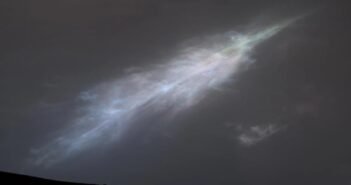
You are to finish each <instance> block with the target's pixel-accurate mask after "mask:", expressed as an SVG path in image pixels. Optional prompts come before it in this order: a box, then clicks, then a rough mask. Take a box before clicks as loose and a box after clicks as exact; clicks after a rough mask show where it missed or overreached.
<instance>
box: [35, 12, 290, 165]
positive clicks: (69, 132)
mask: <svg viewBox="0 0 351 185" xmlns="http://www.w3.org/2000/svg"><path fill="white" fill-rule="evenodd" d="M294 20H295V19H291V20H288V21H285V22H282V23H280V24H276V25H273V26H270V27H267V28H265V29H261V30H259V31H257V30H256V31H252V32H249V33H246V34H238V33H235V34H233V33H226V34H223V35H218V36H216V37H213V38H212V39H209V41H208V42H207V43H206V42H205V43H206V44H201V45H199V46H196V47H191V48H188V49H185V50H184V52H183V53H182V54H181V55H180V56H179V57H177V58H175V59H173V60H172V61H169V62H168V63H166V64H163V65H158V66H154V67H153V68H150V69H143V70H140V71H138V72H134V73H129V74H127V75H125V76H124V77H122V78H120V79H117V80H116V81H114V82H109V83H105V84H102V85H99V86H97V87H95V88H92V89H91V90H89V91H85V92H83V93H81V94H80V96H79V97H80V99H81V100H82V101H85V102H87V103H86V105H85V106H84V107H82V109H83V110H84V111H83V114H82V115H81V116H80V117H78V118H76V119H75V120H72V123H71V124H70V126H69V127H67V128H65V129H63V131H62V134H61V136H59V137H57V138H56V139H54V140H53V141H52V142H50V143H48V144H47V145H46V146H43V147H41V148H37V149H33V151H32V153H33V154H34V158H33V159H32V160H31V161H32V162H33V163H34V164H36V165H44V166H49V165H52V164H54V163H57V162H59V161H61V160H64V159H66V158H68V157H71V156H74V155H76V154H78V153H79V152H82V151H84V150H87V149H89V148H92V147H94V146H97V145H101V144H105V145H106V144H107V145H108V144H111V143H114V142H115V141H117V140H118V138H120V137H121V136H122V135H123V134H125V132H126V129H127V128H128V126H129V125H130V124H131V123H132V122H138V121H139V122H140V121H142V120H141V119H142V118H141V117H142V116H141V114H142V115H152V114H155V113H157V112H161V111H165V110H167V111H165V112H167V113H169V114H170V115H174V114H179V113H180V112H181V111H184V110H187V109H188V108H190V107H192V106H194V105H196V104H197V103H198V102H200V101H201V100H204V99H205V97H206V94H207V93H208V91H209V90H210V89H211V88H214V87H218V86H220V85H221V84H223V83H224V82H226V81H228V80H229V79H230V77H232V76H233V75H234V74H235V73H236V72H238V71H239V70H240V69H241V67H242V66H243V65H244V64H248V62H249V61H250V53H251V52H252V50H253V49H254V48H255V46H257V45H258V44H259V43H261V42H262V41H264V40H266V39H269V38H271V37H272V36H273V35H275V34H277V33H278V32H279V31H281V30H282V29H283V28H285V27H287V26H288V25H290V24H291V23H292V22H293V21H294Z"/></svg>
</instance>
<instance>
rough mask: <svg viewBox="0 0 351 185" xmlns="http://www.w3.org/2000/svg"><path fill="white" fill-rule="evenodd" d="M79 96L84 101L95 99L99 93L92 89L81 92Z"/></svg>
mask: <svg viewBox="0 0 351 185" xmlns="http://www.w3.org/2000/svg"><path fill="white" fill-rule="evenodd" d="M78 98H79V99H80V100H82V101H93V100H95V99H96V98H97V95H96V94H94V93H92V92H90V91H84V92H82V93H80V95H79V97H78Z"/></svg>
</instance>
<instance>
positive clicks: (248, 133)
mask: <svg viewBox="0 0 351 185" xmlns="http://www.w3.org/2000/svg"><path fill="white" fill-rule="evenodd" d="M280 129H281V128H278V127H277V126H276V125H273V124H268V125H256V126H251V127H249V128H247V129H244V128H242V127H238V130H239V131H241V132H242V133H241V134H239V136H238V140H239V142H240V143H241V144H243V145H246V146H251V145H254V144H256V143H258V142H260V141H262V140H263V139H266V138H267V137H269V136H271V135H273V134H275V133H276V132H278V131H279V130H280Z"/></svg>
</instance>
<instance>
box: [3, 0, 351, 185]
mask: <svg viewBox="0 0 351 185" xmlns="http://www.w3.org/2000/svg"><path fill="white" fill-rule="evenodd" d="M312 10H313V11H314V13H313V14H311V15H309V16H307V17H306V18H304V19H303V20H300V21H299V22H298V23H296V24H295V25H293V26H292V27H290V28H288V29H287V30H285V31H283V32H282V33H280V34H279V35H277V36H276V37H274V38H273V39H271V40H269V41H267V42H265V43H264V44H262V45H260V46H259V47H258V48H257V49H256V50H255V53H254V55H253V58H254V59H255V60H256V63H255V64H254V65H253V66H251V68H250V69H249V70H247V71H245V72H244V73H242V74H240V75H239V77H238V78H237V79H236V80H235V82H233V83H231V84H226V85H225V88H228V89H232V90H233V91H228V92H226V91H225V92H224V93H214V94H213V96H214V97H213V98H211V99H209V101H207V102H206V103H204V104H201V105H199V106H197V107H196V108H193V109H191V110H190V111H188V112H187V113H186V114H183V115H181V116H180V117H178V118H177V119H176V120H174V121H173V123H172V126H170V128H167V130H168V131H167V133H166V134H165V133H164V132H161V131H159V130H158V129H153V127H151V128H150V127H149V126H145V125H151V124H152V122H157V121H156V120H155V119H154V118H150V119H147V120H145V123H143V125H144V126H140V128H135V131H133V132H131V133H132V134H131V136H129V137H127V138H126V139H125V140H123V142H121V143H119V144H116V146H115V147H112V148H110V149H109V150H101V151H99V150H89V151H86V152H84V153H82V154H81V155H79V156H76V157H74V158H72V159H68V160H67V161H64V162H62V163H60V164H57V165H55V166H51V167H48V168H44V167H40V166H39V167H38V166H32V165H30V164H28V163H27V159H28V156H29V155H30V150H31V148H33V147H35V146H38V145H40V144H43V143H44V142H45V141H46V140H48V139H49V138H50V137H51V135H52V134H54V133H55V131H56V130H59V129H61V128H62V127H64V126H65V124H67V123H65V122H66V121H67V120H68V119H69V118H70V116H72V114H73V113H72V112H73V111H72V110H74V108H75V107H76V106H77V105H76V104H75V103H72V99H74V97H75V96H77V94H78V93H79V92H81V91H82V90H84V89H87V88H90V87H92V86H94V85H96V84H99V83H101V82H104V81H109V80H111V79H115V78H118V77H119V76H121V75H122V74H123V70H124V69H125V68H127V67H133V66H140V65H148V64H152V63H155V62H162V61H167V59H169V58H170V57H171V56H173V55H175V54H176V51H177V50H178V49H179V48H180V47H181V46H182V44H183V43H184V42H186V41H187V40H189V39H193V38H196V37H199V36H205V35H211V34H218V33H222V32H226V31H230V30H236V29H237V30H239V31H240V30H241V29H242V28H243V27H244V26H248V25H250V24H253V23H255V22H263V23H264V22H267V21H268V22H269V21H270V20H273V21H274V20H276V19H281V18H289V17H291V16H296V15H300V14H303V13H306V12H310V11H312ZM349 10H350V6H348V4H347V3H339V4H338V3H336V2H335V3H332V1H330V2H327V1H306V0H305V1H279V2H278V1H262V0H256V1H254V0H248V1H234V0H232V1H231V0H114V1H96V0H60V1H47V0H33V1H10V0H9V1H8V0H3V1H0V87H1V91H0V150H1V152H0V170H2V171H9V172H15V173H22V174H28V175H35V176H40V177H45V178H53V179H60V180H67V181H77V182H89V183H106V184H126V185H129V184H153V185H156V184H160V185H161V184H162V185H164V184H167V185H173V184H174V185H187V184H189V185H190V184H191V185H195V184H198V185H207V184H208V185H214V184H240V185H246V184H247V185H252V184H260V185H266V184H267V185H270V184H284V185H290V184H291V185H293V184H294V185H295V184H299V185H302V184H308V185H310V184H319V185H322V184H328V185H329V184H340V185H342V184H351V149H350V144H351V134H350V133H349V131H350V130H351V126H350V123H351V119H350V116H349V115H350V114H349V111H350V109H349V102H350V98H349V95H350V94H351V88H350V87H349V86H350V81H349V79H350V72H349V70H350V69H351V68H350V67H351V64H350V61H351V60H350V59H351V57H350V46H349V43H350V41H351V39H350V38H351V37H350V33H351V25H350V24H351V22H350V18H351V16H350V15H351V13H350V11H349ZM270 124H274V125H278V126H279V128H282V129H279V131H277V132H276V133H274V134H272V135H269V137H267V138H265V139H262V140H260V141H259V142H257V143H255V144H253V145H250V146H246V145H243V144H242V143H240V141H239V140H238V136H240V134H242V133H241V132H245V131H250V128H255V126H257V127H260V126H264V125H266V126H267V125H270ZM260 128H261V127H260ZM251 131H252V130H251Z"/></svg>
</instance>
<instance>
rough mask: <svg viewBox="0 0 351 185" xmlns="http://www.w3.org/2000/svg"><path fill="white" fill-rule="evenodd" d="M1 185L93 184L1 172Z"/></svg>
mask: <svg viewBox="0 0 351 185" xmlns="http://www.w3.org/2000/svg"><path fill="white" fill-rule="evenodd" d="M0 184H14V185H18V184H31V185H44V184H45V185H46V184H47V185H53V184H54V185H58V184H62V185H93V184H84V183H74V182H64V181H56V180H49V179H43V178H38V177H32V176H28V175H20V174H15V173H8V172H0Z"/></svg>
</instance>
